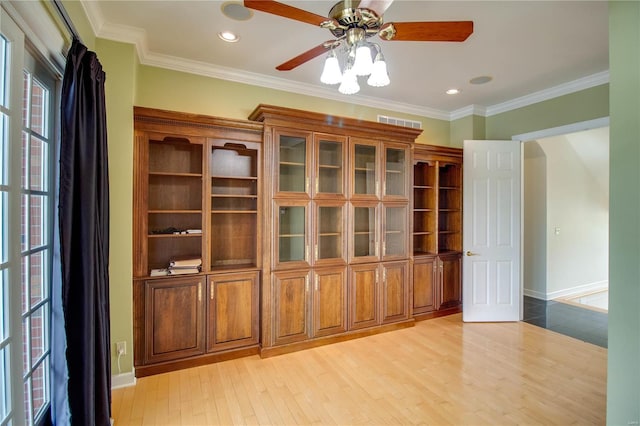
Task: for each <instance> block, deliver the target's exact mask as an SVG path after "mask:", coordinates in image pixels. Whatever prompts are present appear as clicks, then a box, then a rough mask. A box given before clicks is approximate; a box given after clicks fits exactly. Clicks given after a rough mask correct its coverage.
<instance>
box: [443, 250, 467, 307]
mask: <svg viewBox="0 0 640 426" xmlns="http://www.w3.org/2000/svg"><path fill="white" fill-rule="evenodd" d="M461 260H462V255H461V254H459V253H456V254H451V255H444V256H440V283H441V284H440V288H441V290H440V309H442V308H450V307H454V306H458V305H459V304H460V303H462V289H461V285H462V279H461V273H460V272H461V269H462V266H461V263H462V262H461Z"/></svg>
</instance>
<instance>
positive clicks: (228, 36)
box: [218, 31, 240, 43]
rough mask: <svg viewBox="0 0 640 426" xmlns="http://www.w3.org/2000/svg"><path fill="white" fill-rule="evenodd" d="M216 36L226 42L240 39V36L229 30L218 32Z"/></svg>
mask: <svg viewBox="0 0 640 426" xmlns="http://www.w3.org/2000/svg"><path fill="white" fill-rule="evenodd" d="M218 37H220V40H223V41H226V42H228V43H235V42H236V41H238V40H240V37H238V36H237V35H235V34H234V33H232V32H231V31H221V32H219V33H218Z"/></svg>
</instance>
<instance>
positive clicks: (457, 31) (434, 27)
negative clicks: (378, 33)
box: [381, 21, 473, 41]
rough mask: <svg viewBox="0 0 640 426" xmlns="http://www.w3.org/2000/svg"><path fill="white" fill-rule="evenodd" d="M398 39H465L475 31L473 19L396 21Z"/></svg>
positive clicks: (394, 38)
mask: <svg viewBox="0 0 640 426" xmlns="http://www.w3.org/2000/svg"><path fill="white" fill-rule="evenodd" d="M388 25H393V26H394V27H395V29H396V34H395V36H394V37H393V38H391V39H390V40H396V41H465V40H466V39H467V38H468V37H469V36H470V35H471V33H473V21H445V22H394V23H392V24H385V25H383V26H382V28H381V30H383V29H384V28H385V27H387V26H388Z"/></svg>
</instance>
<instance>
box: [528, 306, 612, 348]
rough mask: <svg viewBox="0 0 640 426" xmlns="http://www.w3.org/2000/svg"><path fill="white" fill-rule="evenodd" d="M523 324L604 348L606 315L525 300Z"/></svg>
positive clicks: (588, 310)
mask: <svg viewBox="0 0 640 426" xmlns="http://www.w3.org/2000/svg"><path fill="white" fill-rule="evenodd" d="M523 321H524V322H527V323H529V324H533V325H537V326H539V327H543V328H546V329H549V330H552V331H555V332H558V333H561V334H564V335H566V336H571V337H574V338H576V339H580V340H583V341H585V342H589V343H593V344H594V345H598V346H602V347H603V348H606V347H607V327H608V315H607V313H606V312H599V311H596V310H592V309H588V308H581V307H579V306H575V305H570V304H567V303H562V302H555V301H553V300H540V299H535V298H533V297H528V296H525V297H524V319H523Z"/></svg>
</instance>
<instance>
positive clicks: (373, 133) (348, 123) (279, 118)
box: [249, 104, 422, 142]
mask: <svg viewBox="0 0 640 426" xmlns="http://www.w3.org/2000/svg"><path fill="white" fill-rule="evenodd" d="M249 120H253V121H259V122H264V123H265V124H272V123H273V124H276V125H278V124H279V125H283V124H284V123H287V124H289V125H290V124H291V123H295V124H296V128H299V129H305V130H312V131H317V132H327V133H333V134H343V135H358V136H368V137H374V138H380V137H381V136H384V137H385V138H387V137H388V139H394V140H402V141H410V142H413V141H414V140H415V139H416V138H417V137H418V136H419V135H420V134H421V133H422V129H412V128H408V127H402V126H395V125H392V124H384V123H378V122H375V121H366V120H360V119H357V118H351V117H341V116H335V115H331V114H323V113H317V112H310V111H304V110H299V109H293V108H285V107H280V106H274V105H264V104H260V105H258V106H257V107H256V109H254V110H253V112H252V113H251V114H250V115H249Z"/></svg>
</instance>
